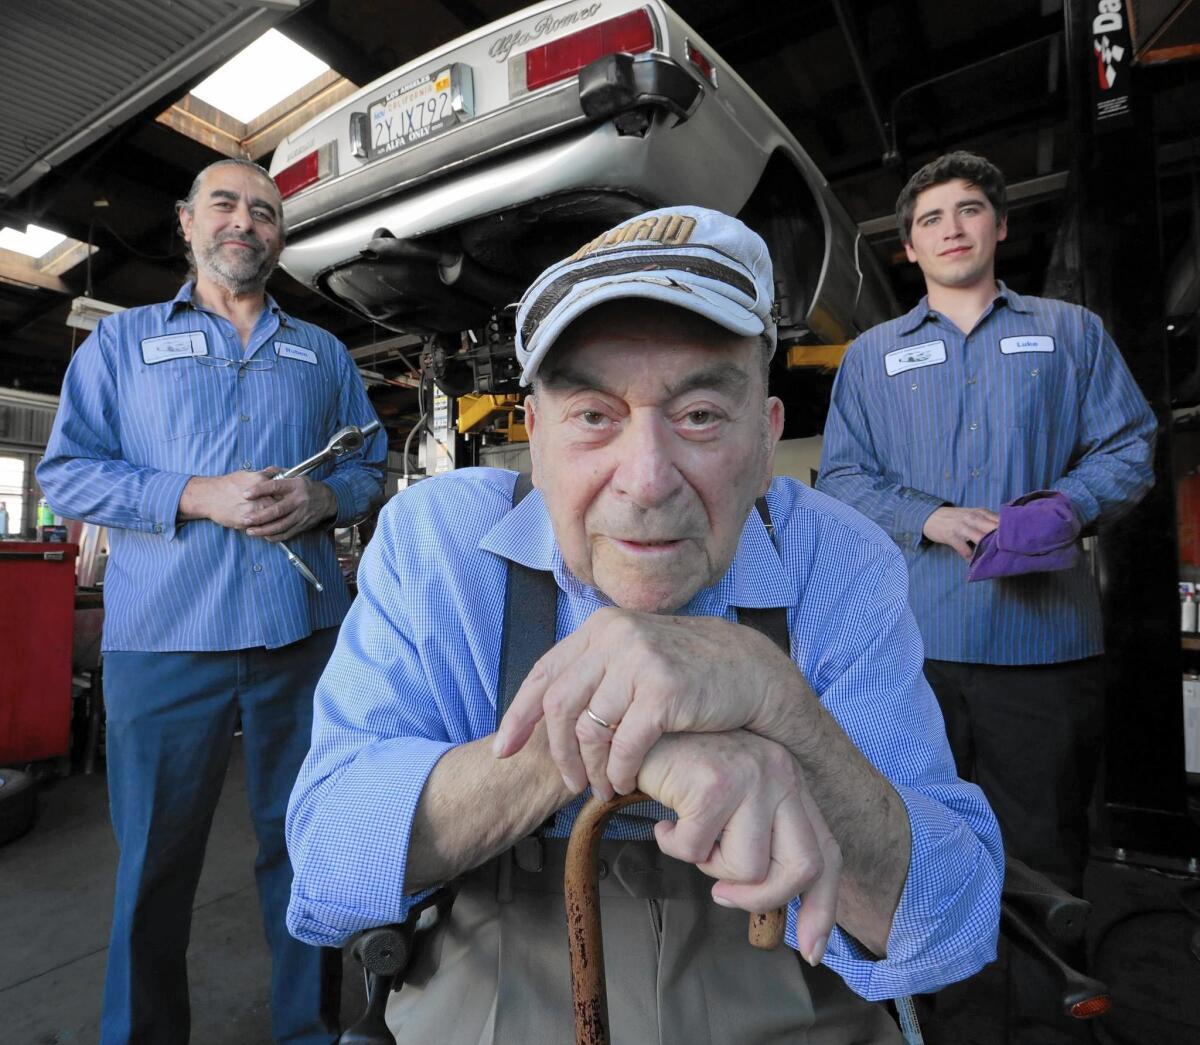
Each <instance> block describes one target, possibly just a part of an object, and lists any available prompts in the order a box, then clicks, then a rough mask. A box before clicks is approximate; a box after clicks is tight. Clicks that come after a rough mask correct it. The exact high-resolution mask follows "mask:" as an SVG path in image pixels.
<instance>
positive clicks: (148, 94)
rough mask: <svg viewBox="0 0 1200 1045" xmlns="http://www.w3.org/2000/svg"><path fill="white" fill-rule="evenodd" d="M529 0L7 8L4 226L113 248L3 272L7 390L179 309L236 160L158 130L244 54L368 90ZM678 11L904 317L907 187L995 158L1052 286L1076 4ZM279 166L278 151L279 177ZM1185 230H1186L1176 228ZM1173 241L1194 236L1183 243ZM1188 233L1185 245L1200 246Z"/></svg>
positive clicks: (1180, 166) (1167, 86) (1178, 171)
mask: <svg viewBox="0 0 1200 1045" xmlns="http://www.w3.org/2000/svg"><path fill="white" fill-rule="evenodd" d="M523 6H526V5H525V4H523V3H514V2H511V0H422V2H420V3H415V2H407V3H405V2H397V0H311V2H307V3H304V2H301V3H298V4H297V3H296V2H289V0H277V2H269V3H268V2H261V3H249V2H245V3H239V2H236V0H170V2H166V0H108V2H106V3H104V4H96V3H93V2H90V0H8V2H7V3H5V4H4V5H3V10H2V11H0V67H2V68H3V69H4V70H5V74H6V75H5V77H4V81H3V84H2V85H0V223H3V224H9V225H17V226H18V227H22V228H23V227H24V224H25V223H28V222H33V223H35V224H38V225H42V226H48V227H50V228H54V229H57V230H58V231H60V232H63V233H66V234H67V235H70V236H73V237H75V238H77V239H80V240H83V241H84V242H90V243H93V244H94V245H95V246H97V247H98V251H97V253H96V254H95V255H94V256H93V258H92V261H91V264H90V272H89V266H87V265H83V264H81V265H78V266H76V268H74V269H72V270H70V271H69V272H67V273H65V274H64V275H63V276H62V278H61V279H62V281H61V283H60V284H54V285H53V287H46V286H35V285H30V284H29V283H28V282H26V281H22V280H20V279H14V278H12V273H11V272H10V273H8V275H7V277H6V275H5V272H4V271H3V269H2V268H0V386H9V387H13V386H16V387H20V388H23V389H26V390H28V391H36V392H47V393H55V392H57V391H58V388H59V385H60V384H61V380H62V375H63V373H64V372H65V368H66V365H67V362H68V361H69V358H70V355H71V352H72V350H73V347H74V346H75V344H76V342H77V340H78V337H79V335H78V332H77V331H74V330H72V329H71V328H69V327H67V326H65V325H64V319H65V316H66V313H67V311H68V308H69V302H70V300H71V298H72V297H74V296H76V295H79V294H84V293H87V295H88V296H90V297H95V298H100V299H102V300H105V301H109V302H113V303H115V304H119V305H135V304H142V303H146V302H151V301H159V300H163V299H165V298H168V297H170V296H171V295H172V294H173V293H174V292H175V290H176V289H177V287H178V285H179V282H180V280H181V279H182V278H183V274H184V272H185V270H186V265H185V263H184V262H183V258H182V249H181V248H182V245H181V243H180V241H179V239H178V238H177V235H176V231H175V221H174V216H173V203H174V201H175V200H176V199H178V198H179V197H180V196H181V195H183V194H184V193H185V192H186V190H187V187H188V184H189V183H190V181H191V178H192V176H193V175H194V173H195V172H196V171H197V170H198V169H199V168H200V167H202V166H204V165H205V164H206V163H208V162H210V161H212V160H213V159H216V158H217V155H218V154H217V153H215V152H213V151H212V150H210V149H208V148H207V147H205V146H203V145H200V144H198V143H196V142H194V141H191V140H189V139H187V138H184V137H183V136H181V135H180V134H178V133H177V132H175V131H173V130H171V129H170V128H169V127H166V126H164V125H163V124H161V123H158V122H156V121H155V117H156V116H157V115H158V114H159V113H161V112H162V111H163V110H164V109H165V108H166V107H167V106H169V105H170V104H171V103H173V102H174V101H176V100H177V99H178V98H179V97H180V96H181V95H182V94H183V93H185V92H186V90H187V89H188V87H189V86H191V85H193V84H195V83H197V82H198V81H199V80H201V79H202V78H203V77H204V76H205V75H207V74H208V73H209V72H211V71H212V69H213V68H214V67H215V66H217V65H219V64H220V62H221V61H223V60H224V59H225V58H226V57H228V56H229V55H230V54H232V53H234V52H236V51H237V50H239V49H240V48H241V47H242V46H244V45H245V44H246V43H248V42H249V41H250V40H251V39H253V38H255V37H256V36H258V35H259V34H260V33H262V32H264V31H265V30H266V28H268V27H269V26H271V25H275V26H277V27H278V28H279V29H280V30H281V31H283V32H284V33H286V34H287V35H288V36H290V37H291V38H292V39H293V40H295V41H296V42H297V43H299V44H301V45H302V46H304V47H305V48H307V49H308V50H310V51H311V52H312V53H314V54H316V55H317V56H318V57H320V58H322V59H323V60H324V61H325V62H327V63H328V64H329V65H330V66H331V68H332V69H333V70H334V71H335V72H336V73H338V74H340V75H341V76H344V77H346V78H347V79H348V80H350V81H352V82H353V83H356V84H363V83H366V82H368V81H370V80H372V79H374V78H376V77H378V76H380V75H382V74H384V73H386V72H388V71H390V70H391V69H393V68H395V67H396V66H398V65H400V64H401V63H403V62H405V61H408V60H409V59H411V58H414V57H416V56H418V55H420V54H421V53H423V52H425V51H427V50H429V49H430V48H432V47H434V46H437V45H439V44H441V43H444V42H445V41H447V40H450V39H453V38H454V37H456V36H458V35H460V34H462V33H463V32H465V31H467V30H469V29H473V28H476V27H478V26H481V25H484V24H486V23H487V22H489V21H491V20H493V19H495V18H498V17H501V16H503V15H505V14H507V13H509V12H511V11H514V10H517V9H519V8H521V7H523ZM673 6H674V7H675V9H676V10H677V11H678V12H679V13H680V14H681V15H682V16H683V18H684V19H685V20H686V21H687V22H689V24H691V25H692V26H693V27H694V28H695V29H696V30H697V31H698V32H699V33H700V34H701V35H702V36H703V37H705V38H706V39H707V40H708V42H709V43H710V44H711V45H712V46H713V47H714V49H715V50H716V51H717V52H718V53H719V55H720V56H721V59H722V60H723V61H724V62H725V63H726V64H728V65H730V66H732V67H733V68H735V69H737V70H738V72H739V73H741V75H742V76H743V77H744V78H745V79H746V80H747V81H748V82H749V83H750V84H751V86H752V87H754V89H755V90H756V91H757V92H758V93H759V94H760V95H761V96H762V98H763V99H764V100H765V101H766V102H767V104H768V105H770V106H771V107H772V108H773V109H775V111H776V112H777V113H778V114H779V115H780V117H781V118H782V119H783V120H784V122H785V123H786V124H787V125H788V126H789V127H790V128H791V129H792V130H793V132H794V133H795V134H796V137H797V138H798V139H799V140H800V142H801V144H802V145H803V146H804V147H805V148H806V149H807V150H808V152H809V153H810V155H811V156H812V157H813V159H814V160H815V161H816V163H817V165H818V166H819V167H820V168H821V169H822V171H824V172H825V174H826V176H827V177H828V178H829V180H830V182H831V184H832V186H833V188H834V191H835V192H836V193H837V194H838V195H839V197H840V198H841V199H842V201H843V203H844V204H845V206H846V207H847V209H848V210H849V211H850V213H851V215H852V216H853V217H854V218H855V219H856V220H858V221H859V222H861V223H863V227H864V229H865V230H866V231H867V232H868V233H869V236H870V239H871V241H872V242H873V243H874V245H875V249H876V250H877V251H878V252H879V253H880V256H881V258H882V259H883V260H884V262H885V264H887V265H888V267H889V270H890V271H891V272H892V274H893V276H894V283H895V287H896V290H897V293H898V296H899V297H900V300H901V302H902V303H904V304H908V303H911V302H912V301H914V300H915V298H916V297H917V296H919V293H920V280H919V274H918V273H916V272H915V271H914V270H912V269H911V268H910V267H909V266H907V265H906V264H904V263H902V262H901V260H900V258H901V257H902V256H900V255H899V254H898V247H899V245H898V243H897V241H896V239H895V237H894V234H893V233H892V232H891V229H890V224H889V222H888V220H887V217H886V216H887V215H888V214H889V213H890V211H891V208H892V204H893V202H894V199H895V196H896V193H897V192H898V190H899V189H900V187H901V185H902V184H903V182H904V180H905V179H906V178H907V176H908V174H909V173H911V171H912V170H913V169H915V168H916V167H917V166H918V165H920V164H921V163H923V162H924V161H925V160H927V159H929V158H930V157H931V156H933V155H936V154H937V153H939V152H941V151H943V150H945V149H948V148H953V147H968V148H975V149H978V150H979V151H982V152H984V153H985V154H987V155H989V156H990V157H992V158H993V159H994V160H995V161H996V162H997V163H999V164H1000V166H1001V167H1002V168H1003V169H1004V170H1005V171H1006V173H1007V175H1008V177H1009V180H1010V182H1011V183H1016V184H1017V185H1018V186H1019V189H1018V193H1017V195H1018V197H1019V201H1018V202H1019V209H1018V210H1017V211H1016V212H1015V213H1014V217H1013V220H1012V222H1011V223H1010V226H1011V234H1010V241H1009V242H1008V243H1007V244H1006V246H1005V248H1004V250H1003V254H1002V262H1001V275H1002V277H1004V278H1006V279H1008V280H1009V281H1010V282H1013V283H1014V284H1015V285H1017V286H1018V287H1020V288H1022V289H1025V290H1029V291H1034V292H1036V291H1038V290H1039V289H1040V288H1041V286H1042V282H1043V279H1044V277H1045V274H1046V268H1047V263H1048V260H1049V258H1050V256H1051V253H1052V250H1053V246H1054V242H1055V238H1056V233H1057V231H1058V226H1059V225H1060V223H1061V219H1062V215H1063V212H1064V208H1063V198H1064V197H1063V194H1064V192H1065V191H1066V189H1067V179H1066V172H1067V170H1068V168H1069V163H1070V133H1069V128H1068V100H1067V90H1066V81H1065V77H1064V74H1063V13H1062V3H1061V0H993V2H991V3H988V4H973V5H970V6H968V7H964V6H963V5H962V4H961V3H960V2H958V0H795V2H793V3H792V4H790V5H782V4H777V3H774V2H768V0H745V2H736V0H677V2H676V3H674V4H673ZM1155 75H1156V76H1157V77H1158V78H1159V82H1158V84H1157V86H1156V92H1155V93H1156V99H1157V101H1156V104H1157V110H1158V111H1157V113H1156V121H1157V127H1158V131H1159V135H1160V139H1161V140H1162V142H1163V148H1164V150H1167V153H1168V154H1169V155H1168V157H1167V159H1168V162H1166V163H1165V164H1164V166H1163V170H1164V182H1163V207H1164V219H1165V220H1164V227H1165V228H1166V229H1167V240H1166V247H1167V250H1168V252H1169V253H1168V261H1170V255H1171V253H1174V252H1181V251H1183V250H1184V249H1185V248H1186V246H1187V232H1186V230H1187V228H1188V227H1189V216H1190V210H1191V207H1192V202H1191V201H1192V199H1193V196H1194V194H1195V190H1194V181H1195V174H1194V172H1195V170H1196V167H1197V163H1196V157H1197V155H1200V147H1197V146H1196V145H1195V144H1194V143H1195V139H1196V137H1197V116H1196V114H1197V113H1200V75H1198V72H1197V63H1179V64H1175V65H1172V66H1169V67H1166V68H1165V69H1164V70H1162V71H1161V73H1159V72H1156V73H1155ZM267 159H269V157H263V162H266V160H267ZM1172 218H1174V219H1175V220H1167V219H1172ZM1172 230H1174V231H1172ZM1180 230H1182V231H1180ZM272 290H273V292H274V293H275V294H276V296H277V297H278V298H279V299H280V302H281V304H283V306H284V307H285V308H287V309H290V310H292V311H295V312H297V313H298V314H300V315H303V316H304V317H305V318H307V319H311V320H312V321H314V322H316V323H320V324H322V325H324V326H326V327H328V328H329V329H331V330H332V331H333V332H334V333H336V334H338V335H339V336H340V337H342V338H343V339H344V340H345V341H346V342H347V343H348V344H350V345H351V346H352V347H354V346H362V345H366V344H370V343H371V342H372V341H373V340H376V339H381V338H386V337H388V336H390V335H389V334H388V333H387V332H386V331H381V330H372V329H371V328H370V327H367V326H365V325H364V324H363V323H362V322H361V321H359V320H356V319H354V318H353V317H351V316H349V315H348V314H346V313H343V312H342V311H341V310H339V309H337V308H336V307H334V306H332V305H330V304H328V303H327V302H325V301H323V300H322V299H319V298H317V297H315V296H313V295H312V294H310V293H309V292H308V291H306V290H305V289H304V288H302V287H300V286H298V285H297V284H296V283H295V282H294V281H292V280H290V278H288V277H287V276H286V275H284V274H280V275H278V276H277V277H276V278H275V280H274V282H273V285H272Z"/></svg>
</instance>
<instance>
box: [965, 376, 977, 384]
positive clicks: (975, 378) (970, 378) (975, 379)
mask: <svg viewBox="0 0 1200 1045" xmlns="http://www.w3.org/2000/svg"><path fill="white" fill-rule="evenodd" d="M978 380H979V378H977V377H974V376H972V377H968V378H967V384H968V385H973V384H975V382H976V381H978Z"/></svg>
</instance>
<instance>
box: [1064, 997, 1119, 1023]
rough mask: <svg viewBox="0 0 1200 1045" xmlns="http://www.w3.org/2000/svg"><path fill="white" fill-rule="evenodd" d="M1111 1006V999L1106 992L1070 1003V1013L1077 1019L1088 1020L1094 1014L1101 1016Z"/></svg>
mask: <svg viewBox="0 0 1200 1045" xmlns="http://www.w3.org/2000/svg"><path fill="white" fill-rule="evenodd" d="M1111 1008H1112V999H1111V998H1109V996H1108V995H1107V994H1097V995H1095V996H1094V997H1091V998H1088V999H1087V1000H1086V1001H1077V1002H1076V1003H1075V1004H1074V1005H1072V1006H1071V1015H1072V1016H1073V1017H1074V1018H1075V1019H1077V1020H1090V1019H1092V1018H1093V1017H1095V1016H1103V1015H1104V1014H1105V1013H1106V1012H1108V1010H1109V1009H1111Z"/></svg>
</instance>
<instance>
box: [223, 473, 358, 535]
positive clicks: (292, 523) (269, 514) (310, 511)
mask: <svg viewBox="0 0 1200 1045" xmlns="http://www.w3.org/2000/svg"><path fill="white" fill-rule="evenodd" d="M280 470H281V469H278V468H268V469H267V470H266V471H265V472H264V473H263V474H264V475H266V476H271V475H274V474H275V473H276V472H278V471H280ZM246 499H247V500H248V501H249V502H250V504H249V505H248V506H247V509H246V513H245V525H246V532H247V533H248V534H249V535H250V536H251V537H262V538H264V539H266V540H268V541H287V540H291V538H293V537H295V536H296V534H298V533H304V532H305V531H307V530H311V529H313V528H314V527H317V526H320V525H321V523H323V522H325V521H326V520H328V519H331V518H333V517H334V516H335V515H336V514H337V498H336V497H334V494H333V491H332V490H331V489H330V488H329V486H328V484H326V483H322V482H317V481H314V480H312V479H309V478H308V477H307V476H303V475H301V476H298V477H296V478H295V479H264V480H262V481H261V482H260V483H258V484H257V485H255V486H252V487H250V488H249V489H248V490H247V491H246Z"/></svg>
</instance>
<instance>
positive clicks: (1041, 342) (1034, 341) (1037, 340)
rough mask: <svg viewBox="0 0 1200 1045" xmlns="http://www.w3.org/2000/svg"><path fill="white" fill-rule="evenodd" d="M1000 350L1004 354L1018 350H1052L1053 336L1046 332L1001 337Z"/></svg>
mask: <svg viewBox="0 0 1200 1045" xmlns="http://www.w3.org/2000/svg"><path fill="white" fill-rule="evenodd" d="M1000 351H1001V352H1003V353H1004V354H1005V355H1006V356H1012V355H1016V354H1017V353H1019V352H1053V351H1054V338H1052V337H1050V336H1049V335H1048V334H1026V335H1025V336H1024V337H1002V338H1001V339H1000Z"/></svg>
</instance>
